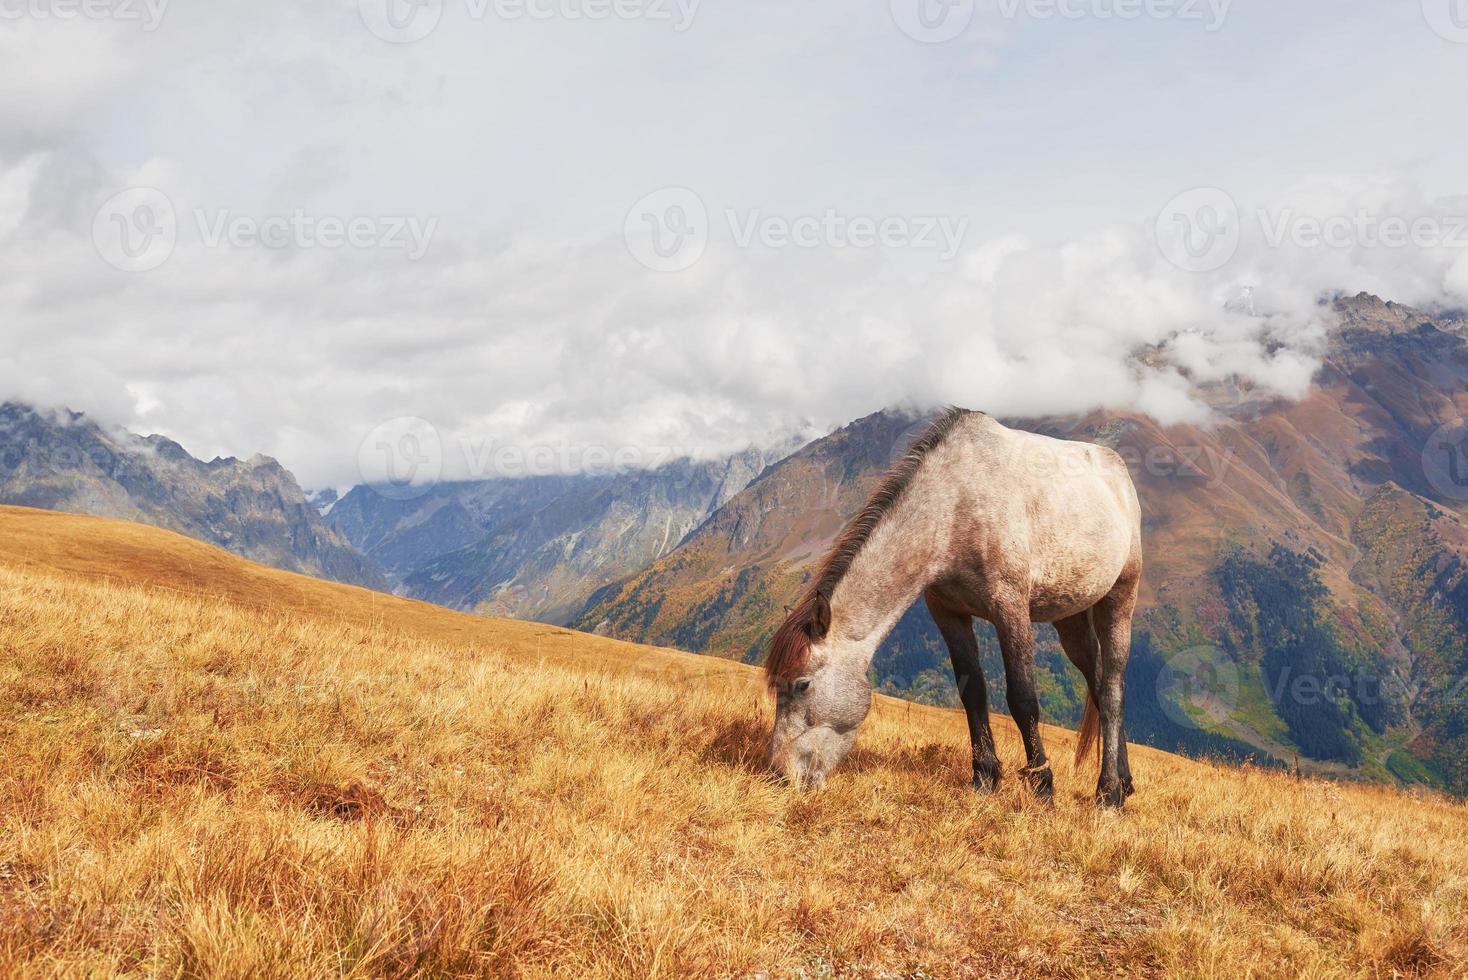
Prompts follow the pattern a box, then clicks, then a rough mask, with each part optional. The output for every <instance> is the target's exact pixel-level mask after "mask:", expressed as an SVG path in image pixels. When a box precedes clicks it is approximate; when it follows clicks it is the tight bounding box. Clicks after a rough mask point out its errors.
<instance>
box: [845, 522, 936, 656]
mask: <svg viewBox="0 0 1468 980" xmlns="http://www.w3.org/2000/svg"><path fill="white" fill-rule="evenodd" d="M921 499H922V497H921V495H918V494H912V493H908V494H904V495H903V496H902V497H901V498H900V499H899V500H898V502H897V504H896V505H894V507H893V509H892V510H891V511H889V512H888V513H887V514H885V515H884V516H883V518H882V520H881V521H880V522H879V523H878V524H877V527H876V528H875V529H874V530H873V531H872V533H871V536H870V537H868V538H867V541H866V544H864V545H863V546H862V548H861V550H860V551H859V552H857V555H856V557H855V558H854V559H852V562H851V567H850V568H849V569H848V570H847V572H846V574H845V576H843V577H842V579H841V581H840V583H838V584H837V586H836V588H835V589H834V590H833V592H832V595H831V632H832V633H833V634H834V635H835V636H836V637H837V638H838V639H840V640H841V641H842V646H843V647H844V648H846V649H848V650H852V651H853V661H855V665H856V666H859V667H860V669H861V670H862V671H863V672H865V671H866V669H867V667H869V666H870V665H871V660H872V657H873V656H874V655H875V654H876V652H877V647H879V646H881V644H882V641H883V640H885V639H886V638H887V634H889V633H891V632H892V628H893V627H894V626H896V625H897V621H898V620H899V619H901V618H902V614H903V613H904V612H906V611H907V609H908V607H909V606H911V605H912V604H913V601H914V600H916V599H917V597H918V596H919V595H920V594H921V593H922V591H923V590H924V589H926V588H927V587H928V586H929V585H930V584H932V581H933V578H934V574H935V570H936V569H937V568H939V567H941V564H942V558H943V551H944V545H945V544H946V527H947V526H948V525H947V524H945V522H943V521H942V520H941V518H940V515H939V514H938V513H937V512H936V511H937V510H938V509H940V508H933V507H930V506H925V505H924V504H923V503H919V501H920V500H921Z"/></svg>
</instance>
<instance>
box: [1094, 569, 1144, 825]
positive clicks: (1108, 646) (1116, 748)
mask: <svg viewBox="0 0 1468 980" xmlns="http://www.w3.org/2000/svg"><path fill="white" fill-rule="evenodd" d="M1136 605H1137V582H1136V580H1135V579H1130V580H1123V581H1121V582H1118V583H1117V585H1116V588H1114V589H1112V591H1111V594H1110V595H1108V596H1107V597H1106V598H1104V599H1102V600H1101V601H1100V602H1098V603H1097V604H1096V607H1095V609H1094V611H1093V612H1094V617H1095V623H1096V635H1097V637H1098V638H1099V639H1100V641H1101V661H1100V663H1101V670H1100V676H1099V678H1098V679H1099V682H1100V691H1099V697H1098V699H1097V707H1098V708H1099V709H1100V715H1101V777H1100V779H1099V781H1098V782H1097V784H1096V802H1097V803H1099V804H1101V805H1102V806H1112V807H1120V806H1122V805H1123V804H1124V803H1125V802H1126V797H1127V794H1128V793H1130V792H1131V771H1130V770H1131V767H1130V766H1129V765H1128V764H1127V757H1126V733H1125V731H1124V730H1123V723H1124V714H1123V700H1124V699H1123V696H1122V690H1123V687H1124V685H1125V681H1126V664H1127V658H1128V657H1129V656H1130V654H1131V647H1132V613H1133V612H1134V611H1135V609H1136Z"/></svg>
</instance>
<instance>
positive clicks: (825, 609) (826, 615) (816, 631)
mask: <svg viewBox="0 0 1468 980" xmlns="http://www.w3.org/2000/svg"><path fill="white" fill-rule="evenodd" d="M830 629H831V600H830V599H827V598H826V594H825V593H824V592H817V593H816V598H815V603H814V605H813V606H812V609H811V617H810V629H809V633H810V638H811V640H812V641H814V642H816V643H819V642H820V641H822V640H824V639H825V638H826V633H828V632H829V631H830Z"/></svg>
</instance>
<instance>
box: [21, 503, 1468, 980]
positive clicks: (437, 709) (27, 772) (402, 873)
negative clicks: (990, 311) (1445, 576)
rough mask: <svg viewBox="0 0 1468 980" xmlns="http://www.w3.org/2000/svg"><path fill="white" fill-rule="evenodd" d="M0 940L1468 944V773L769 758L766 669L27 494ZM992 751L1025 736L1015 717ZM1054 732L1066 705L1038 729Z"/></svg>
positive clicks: (1297, 957)
mask: <svg viewBox="0 0 1468 980" xmlns="http://www.w3.org/2000/svg"><path fill="white" fill-rule="evenodd" d="M0 648H3V649H4V650H5V651H6V656H5V658H4V661H3V663H0V744H3V745H4V746H5V760H6V764H5V765H4V766H3V767H0V974H3V975H13V974H16V973H21V972H30V973H34V974H43V975H44V974H72V975H76V974H99V973H107V972H130V973H134V974H138V975H143V974H167V975H187V976H239V977H245V976H250V977H260V976H297V975H300V976H304V975H313V976H320V975H341V976H380V975H394V976H400V975H470V974H486V973H488V974H500V975H503V974H510V975H525V976H547V977H549V976H558V977H560V976H598V975H620V976H638V977H645V976H721V975H734V976H750V975H757V974H761V973H765V974H769V975H774V976H796V975H805V976H812V977H814V976H832V975H835V976H843V977H846V976H850V977H872V976H887V975H904V976H950V975H973V976H993V975H999V976H1005V975H1009V976H1078V975H1095V974H1102V973H1107V974H1114V973H1116V972H1118V971H1125V972H1131V973H1143V974H1161V973H1182V974H1188V975H1195V976H1228V977H1236V976H1247V975H1251V974H1256V975H1264V974H1267V975H1291V974H1308V975H1312V976H1330V975H1369V976H1383V977H1385V976H1393V975H1411V974H1425V973H1440V974H1448V973H1452V972H1453V971H1455V970H1460V969H1461V964H1462V963H1463V962H1465V961H1468V925H1465V923H1468V809H1465V807H1464V806H1463V805H1462V804H1459V803H1453V802H1450V801H1446V800H1444V799H1440V798H1437V797H1433V796H1428V795H1423V796H1417V797H1414V796H1408V795H1404V794H1401V793H1397V792H1393V791H1391V790H1387V789H1381V788H1371V787H1362V786H1344V785H1336V784H1331V783H1325V782H1317V781H1311V780H1304V781H1300V780H1295V779H1292V778H1290V777H1288V776H1285V775H1282V774H1278V773H1272V772H1265V771H1258V770H1232V769H1227V768H1222V767H1215V766H1209V765H1206V764H1202V763H1196V762H1190V761H1186V760H1183V759H1179V758H1176V757H1173V756H1168V755H1166V754H1164V753H1161V752H1157V751H1151V750H1147V749H1142V748H1137V749H1135V750H1134V752H1133V768H1134V770H1135V771H1136V775H1137V781H1138V785H1139V790H1140V792H1139V795H1138V796H1136V797H1135V798H1134V799H1133V800H1132V801H1131V803H1130V804H1129V808H1128V810H1127V812H1126V813H1125V814H1124V815H1122V816H1116V815H1112V814H1099V813H1097V812H1096V811H1095V810H1094V809H1093V808H1092V807H1091V805H1090V790H1091V787H1092V785H1093V779H1094V777H1093V776H1092V775H1091V774H1090V773H1082V774H1074V775H1072V774H1068V773H1063V772H1062V773H1057V776H1058V782H1059V784H1060V785H1059V787H1058V793H1057V801H1056V806H1055V807H1054V808H1053V809H1046V808H1041V807H1038V806H1036V805H1034V804H1033V803H1032V802H1031V801H1030V800H1029V799H1028V798H1027V797H1026V796H1025V794H1024V793H1022V792H1021V791H1020V790H1019V788H1018V787H1017V786H1016V785H1015V782H1014V780H1012V779H1011V780H1007V781H1006V782H1005V784H1004V785H1003V787H1002V789H1001V791H1000V792H999V793H998V794H997V795H996V796H994V797H991V798H981V797H976V796H973V795H971V794H970V793H969V792H968V791H967V789H966V784H967V765H966V763H965V758H964V757H965V754H966V750H967V741H966V735H965V731H964V725H963V722H962V719H961V717H960V716H959V715H957V714H955V713H952V712H947V711H942V710H938V709H934V708H924V707H920V706H913V705H908V704H904V703H901V702H896V701H891V700H887V699H879V700H878V702H877V705H876V708H875V710H874V713H873V717H872V719H871V721H870V722H869V723H868V725H867V727H866V729H864V731H863V732H862V735H861V737H860V739H859V740H858V743H857V749H856V750H855V751H854V753H853V755H852V757H851V759H850V760H849V762H848V763H847V764H846V766H844V767H843V768H842V769H841V770H840V771H839V772H838V774H837V775H836V776H835V777H834V778H833V779H832V781H831V783H830V784H829V786H828V787H827V789H825V790H824V791H822V792H820V793H817V794H811V795H804V796H802V795H797V794H795V793H793V792H791V791H790V790H789V789H787V788H785V787H783V786H781V785H779V784H776V783H775V782H773V781H771V780H770V779H769V778H768V777H767V776H766V775H765V774H764V772H763V771H762V767H761V765H760V755H761V749H762V744H763V741H764V738H765V733H766V727H767V725H768V722H769V715H770V708H769V705H768V704H767V703H766V700H765V698H764V695H763V693H762V691H761V690H760V685H759V680H758V677H757V675H756V674H755V673H754V672H753V671H751V670H750V669H748V668H745V667H741V666H739V665H737V664H732V663H728V662H726V661H721V660H716V659H713V658H698V657H692V656H687V655H683V654H677V653H672V652H668V651H659V650H654V649H651V648H644V647H636V646H632V645H630V644H623V643H617V642H614V641H610V640H604V639H600V638H596V637H589V636H586V635H583V634H572V633H569V632H567V631H563V630H556V629H552V628H548V627H544V626H539V625H534V624H524V623H514V622H508V621H496V620H488V619H480V618H475V617H469V616H463V615H458V614H455V613H451V612H446V611H444V610H441V609H438V608H435V607H431V606H427V605H424V604H420V603H415V602H410V601H406V600H401V599H394V598H390V597H386V596H381V595H376V594H374V593H370V592H367V591H364V590H360V589H354V588H350V587H345V586H337V585H330V584H327V583H323V582H318V581H315V580H311V579H306V578H302V577H299V576H294V575H290V574H287V573H283V572H275V571H271V570H268V569H264V568H260V567H258V566H254V565H250V564H248V563H246V562H243V561H241V560H239V559H236V558H233V557H231V556H229V555H226V554H224V553H223V552H220V551H217V550H215V549H212V548H209V547H207V546H204V545H200V544H198V543H197V542H194V541H191V540H188V539H185V538H181V537H178V536H175V535H171V534H168V533H166V532H160V531H157V530H154V529H151V528H145V527H141V526H138V525H130V524H124V523H120V522H115V521H108V520H101V519H94V518H81V517H74V516H69V515H61V514H51V513H42V512H35V511H26V510H21V509H15V508H0ZM996 726H997V734H998V737H999V741H1000V753H1001V757H1002V758H1003V759H1004V760H1005V762H1006V763H1007V765H1009V766H1013V765H1015V764H1016V763H1017V762H1018V760H1019V759H1020V758H1021V752H1020V749H1019V746H1018V742H1017V739H1016V737H1015V735H1014V733H1013V730H1012V728H1010V727H1009V725H1008V722H1007V720H1006V719H996ZM1047 736H1048V738H1049V739H1050V744H1051V745H1052V747H1053V748H1054V750H1055V752H1056V753H1057V754H1060V753H1062V752H1064V751H1065V749H1066V747H1067V745H1068V744H1069V741H1070V736H1069V733H1066V732H1063V731H1059V730H1054V731H1050V732H1048V733H1047Z"/></svg>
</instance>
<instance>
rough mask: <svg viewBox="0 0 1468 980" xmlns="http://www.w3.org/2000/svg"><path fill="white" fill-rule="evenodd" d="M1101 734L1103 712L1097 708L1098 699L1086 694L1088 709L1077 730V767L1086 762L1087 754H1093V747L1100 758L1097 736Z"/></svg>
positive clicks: (1082, 716)
mask: <svg viewBox="0 0 1468 980" xmlns="http://www.w3.org/2000/svg"><path fill="white" fill-rule="evenodd" d="M1099 734H1101V712H1100V711H1098V710H1097V709H1096V699H1095V698H1093V697H1091V695H1090V693H1089V692H1087V694H1086V710H1085V713H1084V714H1082V715H1081V727H1080V728H1078V729H1077V730H1076V768H1077V769H1079V768H1080V767H1081V766H1083V765H1085V764H1086V756H1088V755H1090V754H1091V750H1092V749H1093V748H1095V749H1097V756H1098V758H1099V755H1100V752H1099V749H1100V746H1099V745H1098V744H1097V742H1096V736H1097V735H1099Z"/></svg>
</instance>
